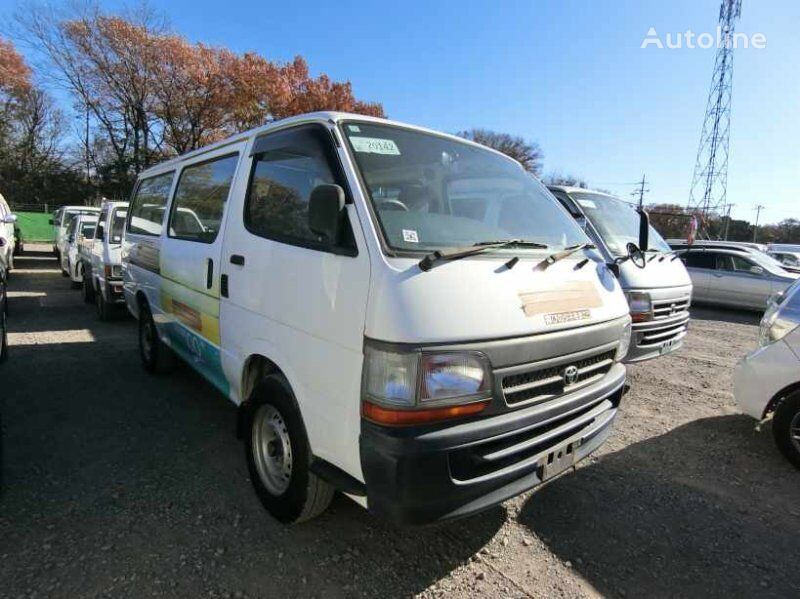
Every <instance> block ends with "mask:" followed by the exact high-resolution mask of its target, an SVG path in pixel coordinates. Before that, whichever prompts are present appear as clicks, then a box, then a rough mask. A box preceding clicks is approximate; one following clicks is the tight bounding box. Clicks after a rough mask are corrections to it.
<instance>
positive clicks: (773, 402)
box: [761, 381, 800, 420]
mask: <svg viewBox="0 0 800 599" xmlns="http://www.w3.org/2000/svg"><path fill="white" fill-rule="evenodd" d="M797 392H800V381H796V382H794V383H792V384H790V385H787V386H786V387H784V388H783V389H781V390H780V391H778V392H777V393H776V394H775V395H773V396H772V399H770V400H769V402H767V405H766V407H765V408H764V413H763V414H761V419H762V420H763V419H764V418H766V417H767V416H768V415H769V414H770V413H773V412H775V410H777V409H778V406H779V405H780V404H781V402H782V401H783V400H784V399H786V398H787V397H789V396H790V395H793V394H794V393H797Z"/></svg>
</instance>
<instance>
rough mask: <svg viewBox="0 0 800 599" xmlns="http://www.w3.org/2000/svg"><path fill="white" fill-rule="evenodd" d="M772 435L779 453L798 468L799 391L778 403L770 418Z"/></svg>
mask: <svg viewBox="0 0 800 599" xmlns="http://www.w3.org/2000/svg"><path fill="white" fill-rule="evenodd" d="M772 435H773V437H774V438H775V444H776V445H777V446H778V449H779V450H780V451H781V453H782V454H783V455H784V456H786V459H787V460H789V461H790V462H791V463H792V464H793V465H794V467H795V468H797V469H800V391H797V392H795V393H793V394H792V395H790V396H789V397H787V398H786V399H784V400H783V401H782V402H781V403H780V404H779V405H778V409H776V410H775V416H774V418H773V419H772Z"/></svg>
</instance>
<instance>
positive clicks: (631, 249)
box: [625, 242, 647, 268]
mask: <svg viewBox="0 0 800 599" xmlns="http://www.w3.org/2000/svg"><path fill="white" fill-rule="evenodd" d="M625 249H626V250H628V257H629V258H630V259H631V262H633V264H634V266H636V267H637V268H644V267H645V266H647V256H645V254H644V252H643V251H642V250H640V249H639V246H638V245H636V244H635V243H630V242H629V243H628V244H627V245H626V246H625Z"/></svg>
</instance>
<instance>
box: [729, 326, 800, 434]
mask: <svg viewBox="0 0 800 599" xmlns="http://www.w3.org/2000/svg"><path fill="white" fill-rule="evenodd" d="M798 379H800V360H798V358H797V356H796V355H795V354H794V352H792V350H791V349H790V348H789V346H788V345H787V344H786V343H785V341H783V340H781V341H777V342H775V343H772V344H770V345H768V346H766V347H760V348H758V349H757V350H755V351H753V352H751V353H749V354H747V355H746V356H745V357H744V358H742V359H741V360H739V363H738V364H737V365H736V369H735V370H734V373H733V395H734V397H735V398H736V403H737V404H738V405H739V408H740V409H741V410H742V412H744V413H745V414H748V415H749V416H752V417H753V418H756V419H758V420H761V419H762V418H763V417H764V411H765V410H766V408H767V405H768V404H769V402H770V400H772V398H773V397H775V396H776V395H777V394H778V393H779V392H780V391H781V390H783V389H785V388H786V387H788V386H789V385H791V384H793V383H795V382H797V381H798Z"/></svg>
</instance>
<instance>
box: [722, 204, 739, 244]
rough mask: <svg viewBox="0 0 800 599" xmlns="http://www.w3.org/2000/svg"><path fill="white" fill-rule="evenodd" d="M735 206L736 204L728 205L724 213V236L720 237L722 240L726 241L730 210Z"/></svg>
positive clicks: (729, 224)
mask: <svg viewBox="0 0 800 599" xmlns="http://www.w3.org/2000/svg"><path fill="white" fill-rule="evenodd" d="M734 206H736V204H728V208H727V210H726V211H725V234H724V235H723V236H722V239H724V240H725V241H728V231H729V230H730V228H731V208H733V207H734Z"/></svg>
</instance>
